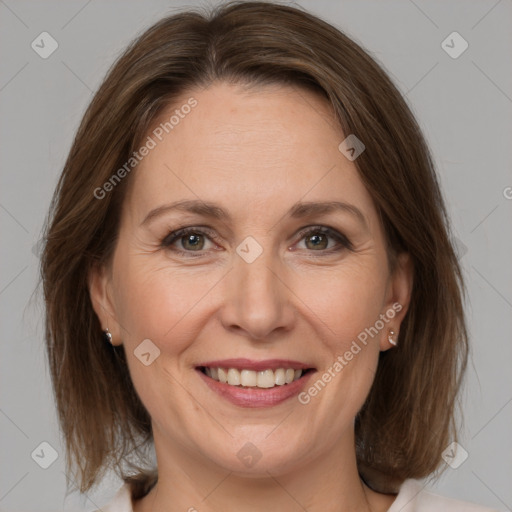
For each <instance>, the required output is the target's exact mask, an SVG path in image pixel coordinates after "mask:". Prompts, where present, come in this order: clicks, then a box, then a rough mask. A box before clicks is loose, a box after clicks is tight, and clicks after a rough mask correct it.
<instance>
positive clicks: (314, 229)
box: [161, 226, 353, 258]
mask: <svg viewBox="0 0 512 512" xmlns="http://www.w3.org/2000/svg"><path fill="white" fill-rule="evenodd" d="M317 233H321V234H323V235H328V236H330V237H331V238H333V239H334V240H336V241H337V242H338V244H339V246H338V247H337V248H331V249H326V250H320V251H318V252H320V253H323V254H324V255H325V254H327V255H331V254H333V253H336V252H340V251H342V250H343V249H348V250H349V251H352V250H353V247H352V243H351V242H350V240H349V239H348V238H347V237H346V236H345V235H343V234H341V233H339V232H338V231H336V230H334V229H332V228H329V227H326V226H308V227H307V228H304V229H303V230H301V231H300V232H299V233H298V236H300V239H299V242H300V241H302V240H303V239H304V238H305V237H306V236H307V235H310V234H317ZM190 234H193V235H204V236H206V237H208V238H209V239H210V240H215V238H216V237H215V235H214V234H213V232H212V231H211V230H210V229H208V228H196V227H188V228H182V229H178V230H176V231H171V232H170V233H169V234H168V235H167V236H166V237H165V238H164V239H163V240H162V242H161V247H162V248H165V249H169V250H172V251H173V252H176V253H178V254H182V255H183V256H186V257H189V258H200V257H203V256H205V254H204V253H203V252H201V251H184V250H181V249H176V248H171V245H172V244H173V243H174V242H175V241H177V240H179V239H180V238H183V237H184V236H186V235H190ZM195 252H197V253H198V254H194V253H195ZM312 252H316V251H312ZM315 257H318V256H315ZM320 257H322V256H320Z"/></svg>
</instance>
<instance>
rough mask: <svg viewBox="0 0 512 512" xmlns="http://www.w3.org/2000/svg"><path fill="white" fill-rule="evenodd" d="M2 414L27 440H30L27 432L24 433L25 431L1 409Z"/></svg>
mask: <svg viewBox="0 0 512 512" xmlns="http://www.w3.org/2000/svg"><path fill="white" fill-rule="evenodd" d="M0 412H1V413H2V414H3V415H4V416H5V417H6V418H7V419H8V420H9V421H10V422H11V423H12V424H13V425H14V426H15V427H16V428H17V429H18V430H19V431H20V432H21V433H22V434H23V435H24V436H25V437H26V438H27V439H29V437H28V436H27V434H25V432H23V430H22V429H21V428H20V427H19V426H18V424H17V423H15V422H14V421H13V420H12V419H11V418H10V417H9V416H8V415H7V414H6V413H5V411H3V410H2V409H0Z"/></svg>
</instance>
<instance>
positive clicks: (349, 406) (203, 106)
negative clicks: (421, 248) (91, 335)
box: [90, 83, 412, 512]
mask: <svg viewBox="0 0 512 512" xmlns="http://www.w3.org/2000/svg"><path fill="white" fill-rule="evenodd" d="M190 96H193V97H194V98H195V99H196V100H197V106H196V107H195V108H194V109H193V110H192V111H191V113H190V114H188V115H187V116H185V117H184V118H183V119H181V120H180V122H179V124H178V125H176V126H175V127H174V129H173V130H172V131H171V132H170V133H169V134H168V135H166V136H165V138H164V140H163V141H162V142H159V143H158V144H157V146H156V147H155V148H154V149H152V150H151V151H150V153H149V154H148V155H147V156H146V157H145V158H144V159H143V160H142V162H141V163H140V164H139V165H138V166H137V168H136V170H135V171H133V175H132V176H131V177H130V179H131V180H132V182H131V183H130V188H129V192H128V194H127V196H126V198H125V201H124V203H123V211H122V219H121V228H120V233H119V239H118V242H117V246H116V249H115V252H114V255H113V259H112V261H111V265H110V266H109V267H108V268H104V269H102V270H98V271H95V272H93V273H92V274H91V276H90V292H91V299H92V302H93V305H94V308H95V311H96V313H97V315H98V317H99V319H100V321H101V324H102V326H103V327H104V328H106V327H107V326H108V327H109V329H110V331H111V332H112V335H113V343H114V344H117V345H119V344H124V345H125V350H126V353H127V357H128V364H129V368H130V374H131V377H132V380H133V382H134V385H135V388H136V390H137V393H138V394H139V396H140V397H141V399H142V401H143V403H144V405H145V406H146V408H147V410H148V411H149V413H150V415H151V418H152V424H153V432H154V440H155V449H156V455H157V461H158V469H159V481H158V484H157V485H156V487H155V488H154V489H153V490H152V491H151V492H150V493H149V494H148V495H147V496H146V497H145V498H143V499H142V500H140V501H138V502H136V503H135V504H134V510H135V511H136V512H144V511H149V510H166V511H175V510H176V511H178V510H180V511H183V510H189V509H191V507H195V509H197V510H198V511H201V512H203V511H219V510H244V511H245V512H251V511H261V510H265V509H266V508H268V507H269V505H272V509H275V510H283V511H290V512H291V511H299V510H304V509H307V510H308V511H310V512H316V511H325V510H344V511H349V510H354V511H355V510H358V511H364V510H387V509H388V508H389V506H390V505H391V503H392V502H393V500H394V496H389V495H382V494H378V493H375V492H373V491H371V490H370V489H369V488H368V487H366V486H365V485H364V484H363V483H362V482H361V480H360V479H359V476H358V473H357V467H356V458H355V449H354V417H355V416H356V414H357V411H358V410H359V409H360V407H361V406H362V404H363V402H364V400H365V398H366V396H367V394H368V392H369V390H370V387H371V385H372V381H373V377H374V373H375V369H376V366H377V363H378V356H379V352H380V351H382V350H388V349H393V346H392V345H391V344H390V343H389V341H388V335H389V330H390V329H392V330H394V331H395V333H396V334H395V339H396V336H397V333H398V332H399V330H400V322H401V321H402V319H403V317H404V315H405V313H406V310H407V305H408V302H409V297H410V291H411V286H412V278H411V275H412V270H411V268H410V263H409V259H408V258H407V256H406V255H400V257H399V259H398V266H397V268H396V270H395V271H394V272H393V273H391V272H390V268H389V265H388V259H387V253H386V243H385V239H384V233H383V230H382V226H381V224H380V221H379V215H378V213H377V210H376V208H375V206H374V204H373V201H372V199H371V196H370V195H369V193H368V192H367V190H366V189H365V187H364V186H363V184H362V181H361V179H360V178H359V176H358V173H357V170H356V167H355V164H354V162H350V161H349V160H348V159H347V158H345V156H344V155H343V154H342V153H341V152H340V151H339V150H338V145H339V144H340V142H341V141H342V140H343V139H344V138H345V135H343V134H342V133H341V130H340V128H339V127H338V126H337V125H336V123H335V121H334V118H333V114H332V111H331V110H330V106H329V105H328V104H327V103H326V102H325V101H324V100H322V99H321V98H319V97H317V96H315V95H314V94H312V93H310V92H305V91H302V90H297V89H294V88H290V87H287V86H265V87H257V88H256V87H253V88H250V89H249V88H247V87H241V86H235V85H228V84H225V83H215V84H213V85H212V86H210V87H209V88H207V89H204V90H193V91H191V92H189V93H188V94H187V95H184V96H183V101H182V102H181V103H180V102H179V101H178V102H177V103H176V104H175V105H174V106H173V108H172V109H169V111H168V112H167V113H166V115H165V116H163V118H166V119H168V118H169V117H170V115H171V114H172V112H173V110H174V109H175V108H176V107H178V108H179V106H180V105H182V104H185V103H186V101H187V99H188V98H189V97H190ZM182 199H192V200H194V199H201V200H202V201H208V202H210V201H211V202H215V203H217V204H218V205H219V206H220V207H222V208H223V209H225V210H227V211H228V212H229V214H230V216H231V219H230V220H222V221H221V220H218V219H211V218H205V217H203V216H200V215H198V214H190V213H185V212H180V211H169V212H167V213H165V214H162V215H161V216H157V217H154V218H153V219H152V220H150V221H148V222H147V223H145V224H142V223H143V220H144V218H145V217H146V216H147V214H148V212H150V211H151V210H153V209H154V208H156V207H158V206H161V205H163V204H166V203H170V202H173V201H177V200H182ZM298 201H302V202H306V201H307V202H309V201H319V202H325V201H343V202H345V203H350V204H351V205H353V206H355V207H357V208H358V209H359V210H360V211H361V213H362V214H363V216H364V219H365V222H363V221H361V220H360V219H358V218H357V216H355V215H353V214H351V213H349V212H344V211H337V212H334V213H329V214H323V215H319V214H315V215H313V216H309V217H307V218H303V219H292V218H290V217H289V216H288V215H287V212H288V210H289V209H290V208H291V207H292V206H293V205H294V204H295V203H297V202H298ZM318 225H320V226H327V227H330V228H332V229H334V230H336V231H337V232H339V233H341V234H343V235H345V236H346V237H347V238H348V239H349V240H350V242H351V244H352V249H349V248H345V247H343V246H342V245H341V244H339V243H338V242H337V241H336V239H334V238H332V237H327V238H326V237H325V235H323V238H321V240H320V241H319V242H318V238H317V239H315V238H314V236H315V234H316V235H317V236H318V232H313V233H310V234H309V235H307V234H304V235H301V234H300V233H299V231H300V230H302V229H303V228H306V227H309V226H312V227H314V226H318ZM188 226H191V227H199V226H203V227H204V226H208V227H209V228H210V230H211V233H212V236H209V235H206V236H201V234H200V233H199V234H197V236H199V238H198V239H197V238H196V239H194V240H193V242H195V243H196V245H199V248H200V251H199V252H198V250H197V249H194V245H193V243H192V244H191V243H189V244H188V245H187V240H188V238H187V237H185V238H181V239H180V238H178V239H177V240H176V241H175V242H174V243H173V245H172V246H171V247H163V246H162V240H163V239H164V238H165V237H166V236H167V235H168V234H169V233H170V232H171V231H173V230H177V229H180V228H183V227H188ZM320 235H321V234H320ZM248 236H251V237H253V238H254V239H255V240H256V241H257V242H258V244H259V245H260V246H261V248H262V250H263V252H262V254H261V255H260V256H259V257H258V258H256V260H255V261H254V262H252V263H247V262H246V261H244V259H242V258H241V257H240V256H239V255H238V254H237V252H236V248H237V247H238V246H239V245H240V244H241V242H242V241H243V240H244V239H245V238H246V237H248ZM321 236H322V235H321ZM214 237H215V238H214ZM315 242H316V243H315ZM336 247H339V248H340V250H338V251H333V248H336ZM172 248H175V249H178V250H179V249H181V250H182V251H188V252H187V253H186V254H184V255H180V254H179V253H178V252H176V251H174V252H173V250H172ZM199 253H201V254H203V256H202V257H198V258H194V257H193V256H194V254H199ZM188 254H191V255H192V256H188ZM394 303H399V304H401V305H402V309H401V311H400V312H399V313H397V314H396V316H394V318H393V319H392V320H390V321H389V323H387V324H386V327H385V328H384V329H382V330H381V331H380V332H379V334H378V335H376V336H374V337H373V338H371V337H369V339H368V344H367V345H366V346H362V350H361V351H360V352H359V353H358V354H357V355H355V356H354V357H353V359H352V360H351V361H350V362H348V364H347V365H346V366H344V367H343V370H342V371H340V372H338V373H337V374H336V377H335V378H333V379H332V381H331V382H330V383H328V385H326V386H325V388H324V389H323V390H322V391H321V392H319V393H318V395H317V396H315V397H313V398H312V399H311V401H310V402H309V403H308V404H307V405H303V404H301V403H300V402H299V401H298V400H297V397H294V398H292V399H289V400H286V401H285V402H283V403H281V404H279V405H276V406H274V407H264V408H258V409H249V408H244V407H239V406H235V405H233V404H232V403H230V402H228V401H227V400H225V399H224V398H221V397H220V396H219V395H217V394H216V393H215V392H213V391H211V390H210V389H209V388H208V387H207V386H206V385H205V383H204V382H203V380H202V379H201V378H200V376H199V375H198V374H197V371H196V369H195V367H196V366H197V365H198V364H200V363H201V362H205V361H208V360H216V359H225V358H240V357H243V358H249V359H253V360H263V359H273V358H279V359H281V358H282V359H293V360H298V361H301V362H304V363H306V364H308V366H310V367H314V368H316V369H317V374H316V375H315V376H314V377H313V378H312V379H311V380H310V382H311V383H313V382H314V381H316V379H317V378H318V376H319V375H321V374H322V373H323V372H324V371H325V370H326V369H328V368H329V367H331V366H332V365H333V363H334V362H335V360H336V358H337V357H338V356H339V355H340V354H344V353H345V352H346V351H347V350H348V349H349V348H350V346H351V343H352V341H353V340H355V339H356V338H357V336H358V334H359V333H361V332H362V331H364V330H365V328H368V327H370V326H373V325H374V324H375V322H376V320H378V319H379V315H381V314H386V312H387V311H388V310H389V309H390V308H392V305H393V304H394ZM145 339H150V340H151V341H152V342H153V343H154V344H155V345H156V346H157V347H158V348H159V350H160V356H159V357H158V358H157V359H155V361H154V362H153V363H152V364H151V365H149V366H145V365H143V364H142V363H141V362H140V361H139V360H138V359H137V358H136V357H135V356H134V354H133V352H134V350H135V349H136V347H137V346H138V345H139V344H140V343H141V341H142V340H145ZM247 442H251V443H252V444H254V445H255V446H256V447H257V450H258V451H259V453H260V454H261V459H260V460H259V461H258V463H257V464H255V465H253V466H252V467H247V466H246V465H245V464H244V463H243V461H242V460H241V459H240V458H238V457H237V452H238V451H239V450H240V449H241V448H242V447H243V446H244V445H245V444H246V443H247ZM192 510H193V509H192Z"/></svg>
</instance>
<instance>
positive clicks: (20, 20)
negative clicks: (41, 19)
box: [0, 0, 30, 28]
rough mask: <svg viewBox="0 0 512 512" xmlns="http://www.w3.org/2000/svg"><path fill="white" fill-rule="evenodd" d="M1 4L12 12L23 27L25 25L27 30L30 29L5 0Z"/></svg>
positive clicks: (1, 0) (0, 0) (0, 1)
mask: <svg viewBox="0 0 512 512" xmlns="http://www.w3.org/2000/svg"><path fill="white" fill-rule="evenodd" d="M0 4H2V5H4V6H5V7H7V9H9V11H11V13H12V14H13V16H15V17H16V18H17V19H18V21H19V22H20V23H22V24H23V25H25V27H26V28H30V27H29V26H28V25H27V24H26V23H25V22H24V21H23V20H22V19H21V18H20V17H19V16H18V15H17V14H16V13H15V12H14V11H13V10H12V9H11V8H10V7H9V6H8V5H7V4H6V3H5V2H4V0H0Z"/></svg>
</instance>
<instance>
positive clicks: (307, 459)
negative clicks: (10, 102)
mask: <svg viewBox="0 0 512 512" xmlns="http://www.w3.org/2000/svg"><path fill="white" fill-rule="evenodd" d="M42 274H43V281H44V289H45V300H46V306H47V324H46V326H47V327H46V329H47V330H46V335H47V344H48V355H49V361H50V366H51V372H52V377H53V384H54V388H55V394H56V401H57V407H58V412H59V417H60V422H61V426H62V429H63V432H64V436H65V440H66V447H67V454H68V459H67V462H68V469H69V472H70V473H71V472H72V471H74V474H75V475H76V477H77V478H78V481H79V485H80V489H81V491H83V492H85V491H87V490H88V489H90V488H91V487H92V486H93V485H94V484H96V483H97V482H98V481H99V479H100V478H101V476H102V474H103V471H104V470H106V469H108V468H113V469H115V470H117V471H118V472H119V474H120V475H122V476H123V478H124V479H125V485H124V486H123V487H122V488H121V489H120V490H119V492H118V493H117V495H116V497H115V499H114V501H113V502H112V503H110V504H109V505H108V506H107V507H103V510H109V511H114V510H116V511H123V512H127V511H134V512H146V511H150V510H166V511H175V510H176V511H177V510H189V511H193V510H198V511H217V510H243V511H260V510H264V509H265V508H269V507H271V508H272V509H275V510H285V511H294V510H308V511H311V512H313V511H319V510H357V511H367V510H368V511H369V510H371V511H385V510H390V511H398V510H402V511H412V510H415V511H416V510H417V511H425V510H465V511H467V510H475V511H477V510H479V511H483V510H488V509H484V508H481V507H478V506H476V505H470V504H467V503H462V502H458V501H454V500H450V499H447V498H441V497H436V496H434V495H432V494H430V493H428V492H427V491H425V490H424V489H423V486H422V485H420V484H419V482H418V481H417V479H419V478H423V477H427V476H429V475H431V474H433V473H434V472H436V471H437V470H439V469H440V468H442V467H443V466H444V465H445V462H444V460H443V454H444V452H445V450H446V449H447V448H448V449H450V450H454V449H455V448H456V447H457V445H456V444H453V443H455V442H456V439H457V437H456V434H457V432H456V428H455V424H454V406H455V403H456V396H457V392H458V389H459V386H460V382H461V378H462V374H463V371H464V369H465V365H466V357H467V334H466V327H465V322H464V313H463V303H462V294H463V283H462V279H461V274H460V269H459V266H458V263H457V259H456V256H455V254H454V251H453V248H452V245H451V242H450V237H449V228H448V221H447V218H446V212H445V207H444V203H443V200H442V196H441V193H440V191H439V186H438V182H437V178H436V175H435V171H434V169H433V165H432V161H431V158H430V156H429V152H428V149H427V146H426V144H425V142H424V139H423V137H422V135H421V133H420V130H419V128H418V126H417V124H416V122H415V120H414V118H413V116H412V114H411V112H410V110H409V108H408V107H407V105H406V104H405V102H404V101H403V99H402V98H401V96H400V94H399V92H398V91H397V90H396V88H395V87H394V86H393V85H392V83H391V82H390V80H389V79H388V78H387V76H386V74H385V73H384V72H383V70H382V69H381V68H380V67H379V66H378V65H377V64H376V63H375V61H373V60H372V59H371V58H370V57H369V55H368V54H367V53H365V52H364V51H363V50H362V49H361V48H360V47H359V46H358V45H356V44H355V43H354V42H353V41H351V40H350V39H349V38H347V37H346V36H345V35H344V34H342V33H340V32H339V31H338V30H336V29H335V28H333V27H332V26H330V25H329V24H327V23H325V22H323V21H321V20H319V19H318V18H316V17H314V16H312V15H310V14H308V13H306V12H302V11H301V10H298V9H295V8H291V7H286V6H282V5H273V4H267V3H259V2H247V3H232V4H228V5H226V6H224V7H222V8H219V9H217V10H216V11H214V12H213V13H212V15H211V16H209V17H203V16H202V15H200V14H198V13H193V12H187V13H182V14H178V15H174V16H171V17H168V18H166V19H163V20H162V21H160V22H159V23H157V24H156V25H154V26H153V27H151V28H150V29H149V30H148V31H147V32H145V33H144V34H143V35H142V36H141V37H140V38H139V39H137V41H135V43H134V44H132V45H131V46H130V47H129V48H128V49H127V51H126V52H125V54H124V55H123V56H122V57H121V58H120V59H119V60H118V62H117V63H116V65H115V66H114V67H113V69H112V70H111V71H110V73H109V74H108V76H107V78H106V79H105V81H104V83H103V85H102V86H101V87H100V89H99V91H98V93H97V94H96V96H95V97H94V99H93V101H92V103H91V105H90V107H89V109H88V110H87V112H86V114H85V116H84V119H83V121H82V124H81V126H80V128H79V130H78V133H77V135H76V139H75V141H74V144H73V147H72V149H71V151H70V154H69V157H68V160H67V162H66V165H65V168H64V171H63V173H62V177H61V180H60V182H59V185H58V187H57V190H56V195H55V199H54V202H53V205H52V211H51V214H50V218H49V222H48V230H47V243H46V247H45V252H44V257H43V262H42ZM102 331H103V336H102ZM153 446H154V449H155V454H156V468H154V467H151V463H150V461H149V460H148V457H147V449H148V448H151V447H153ZM454 447H455V448H454ZM455 451H456V450H455Z"/></svg>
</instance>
